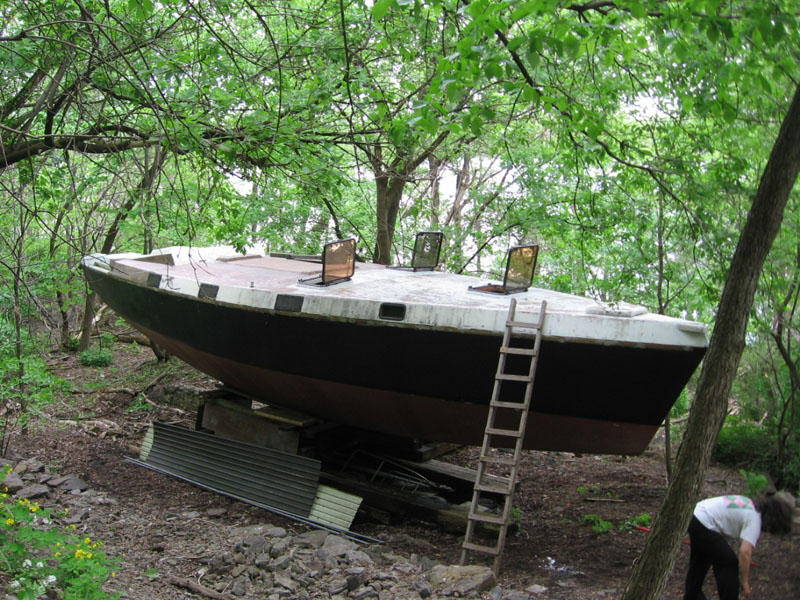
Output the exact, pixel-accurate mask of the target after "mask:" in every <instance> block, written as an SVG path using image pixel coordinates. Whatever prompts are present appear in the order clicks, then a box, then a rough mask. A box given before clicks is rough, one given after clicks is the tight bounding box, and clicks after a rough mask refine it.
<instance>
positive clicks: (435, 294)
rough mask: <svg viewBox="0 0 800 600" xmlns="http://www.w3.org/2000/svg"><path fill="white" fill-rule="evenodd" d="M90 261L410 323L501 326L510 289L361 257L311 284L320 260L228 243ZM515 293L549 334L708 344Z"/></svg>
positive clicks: (316, 309) (575, 301) (305, 307)
mask: <svg viewBox="0 0 800 600" xmlns="http://www.w3.org/2000/svg"><path fill="white" fill-rule="evenodd" d="M93 261H94V262H93ZM85 264H86V265H87V266H88V267H90V268H100V269H102V270H105V271H109V270H110V272H111V274H112V275H115V276H117V277H121V278H123V279H128V280H129V281H132V282H135V281H138V282H139V284H140V285H150V286H152V285H156V286H157V287H160V288H161V289H163V290H164V291H167V292H171V293H176V294H180V295H183V296H189V297H193V298H201V299H205V300H208V301H214V302H217V303H222V304H228V305H238V306H245V307H249V308H252V309H256V310H260V309H264V310H286V309H284V308H282V307H286V306H288V307H290V308H288V310H290V311H291V312H302V313H303V314H304V315H308V316H313V315H317V316H320V317H323V318H333V319H346V320H353V321H360V322H373V323H375V324H378V323H381V324H383V325H390V326H391V325H392V322H394V323H396V324H397V325H398V326H404V327H409V326H411V327H425V328H428V327H433V328H436V329H444V330H457V331H462V330H470V331H475V332H487V333H492V334H499V333H500V332H502V331H503V329H504V328H505V319H506V314H507V312H508V306H509V302H510V298H511V296H509V295H504V294H493V293H486V292H481V291H476V290H475V289H473V288H474V287H475V286H477V285H481V284H485V283H489V282H487V281H486V280H483V281H481V280H480V279H477V278H475V277H471V276H466V275H456V274H452V273H443V272H438V271H416V272H414V271H411V270H404V269H394V268H390V267H385V266H383V265H375V264H372V263H357V264H356V266H355V273H354V275H353V277H352V279H350V280H348V281H344V282H342V283H337V284H334V285H328V286H320V285H313V284H308V283H303V282H302V281H301V280H303V279H308V278H311V277H313V276H314V275H318V274H319V273H320V272H321V269H322V265H321V264H319V263H313V262H307V261H304V260H294V259H290V258H284V257H275V256H264V255H260V254H259V255H255V254H254V255H247V256H244V255H241V254H239V255H237V254H236V253H235V251H234V250H233V249H232V248H199V249H198V248H192V249H188V248H181V247H177V248H165V249H163V250H160V251H157V252H156V253H154V254H153V255H150V256H146V257H143V256H141V255H134V254H128V255H125V254H119V255H111V256H102V257H100V256H98V257H96V258H93V259H90V260H89V261H88V262H87V263H85ZM152 274H155V275H158V276H160V277H159V278H157V282H156V283H151V282H147V279H148V276H151V275H152ZM151 278H152V277H151ZM204 287H205V288H206V289H205V290H203V289H201V288H204ZM513 297H514V298H515V299H516V300H517V303H518V305H517V306H518V308H517V314H518V320H520V321H528V322H535V321H537V320H538V313H539V310H540V308H541V305H542V302H546V303H547V314H548V316H547V320H546V322H545V328H544V336H545V338H548V339H551V340H556V339H563V340H567V339H570V340H583V341H588V342H590V343H592V341H593V340H594V342H595V343H603V344H608V343H622V344H637V345H638V344H646V345H656V346H665V347H666V346H681V347H685V348H688V347H695V348H696V347H705V346H706V345H707V337H706V327H705V325H704V324H701V323H694V322H691V321H686V320H683V319H675V318H672V317H667V316H664V315H658V314H652V313H648V312H647V310H646V309H645V308H644V307H642V306H637V305H633V304H628V303H625V302H620V303H615V304H613V305H607V304H601V303H600V302H597V301H595V300H593V299H591V298H585V297H581V296H575V295H571V294H565V293H561V292H557V291H552V290H546V289H542V288H536V287H531V288H529V289H528V290H527V291H525V292H519V293H515V294H513ZM292 307H297V308H292Z"/></svg>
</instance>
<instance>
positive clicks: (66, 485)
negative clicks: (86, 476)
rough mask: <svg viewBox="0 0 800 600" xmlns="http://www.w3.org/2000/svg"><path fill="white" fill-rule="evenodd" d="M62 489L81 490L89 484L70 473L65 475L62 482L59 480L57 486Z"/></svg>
mask: <svg viewBox="0 0 800 600" xmlns="http://www.w3.org/2000/svg"><path fill="white" fill-rule="evenodd" d="M58 487H59V488H60V489H62V490H67V491H70V492H74V491H79V492H82V491H84V490H88V489H89V484H88V483H86V482H85V481H84V480H83V479H81V478H80V477H76V476H75V475H70V476H69V477H66V478H65V479H64V481H63V482H61V483H60V484H59V486H58Z"/></svg>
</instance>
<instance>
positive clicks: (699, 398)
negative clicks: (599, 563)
mask: <svg viewBox="0 0 800 600" xmlns="http://www.w3.org/2000/svg"><path fill="white" fill-rule="evenodd" d="M798 171H800V87H798V88H797V89H796V90H795V93H794V97H793V98H792V103H791V105H790V106H789V111H788V113H787V115H786V118H785V119H784V121H783V123H782V125H781V129H780V132H779V133H778V138H777V140H776V141H775V144H774V145H773V147H772V152H771V153H770V157H769V160H768V161H767V166H766V167H765V169H764V173H763V174H762V175H761V181H760V183H759V186H758V191H757V192H756V195H755V198H754V199H753V205H752V207H751V209H750V212H749V214H748V215H747V221H746V223H745V226H744V229H743V230H742V233H741V236H740V237H739V242H738V244H737V245H736V251H735V252H734V255H733V259H732V261H731V266H730V270H729V271H728V277H727V279H726V281H725V288H724V289H723V291H722V297H721V299H720V303H719V308H718V311H717V322H716V326H715V327H714V333H713V335H712V336H711V343H710V345H709V348H708V352H707V353H706V357H705V360H704V362H703V368H702V371H701V373H700V379H699V381H698V385H697V393H696V395H695V400H694V403H693V404H692V409H691V413H690V415H689V423H688V425H687V429H686V434H685V435H684V439H683V443H682V444H681V448H680V450H679V452H678V457H677V460H676V464H675V467H676V468H675V472H674V474H673V478H672V480H671V481H670V483H669V487H668V488H667V495H666V497H665V498H664V502H663V504H662V505H661V510H660V511H659V514H658V516H657V518H656V521H655V523H654V526H653V530H652V532H651V533H650V535H649V536H648V538H647V541H646V543H645V547H644V551H643V552H642V555H641V556H640V557H639V559H638V560H637V561H636V563H635V564H634V567H633V572H632V573H631V577H630V579H629V580H628V584H627V586H626V588H625V591H624V593H623V595H622V600H656V599H657V598H659V597H660V595H661V593H662V592H663V590H664V587H665V586H666V583H667V577H668V575H669V573H670V571H671V570H672V567H673V565H674V564H675V558H676V557H677V554H678V548H679V546H680V541H681V538H682V537H683V534H684V532H685V531H686V527H687V526H688V524H689V520H690V518H691V515H692V510H693V508H694V504H695V502H696V501H697V499H698V497H699V495H700V492H701V490H702V487H703V483H704V481H705V476H706V471H707V469H708V464H709V461H710V458H711V450H712V449H713V447H714V442H715V441H716V437H717V433H718V432H719V429H720V427H721V426H722V422H723V420H724V418H725V412H726V410H727V405H728V395H729V393H730V390H731V385H732V383H733V378H734V376H735V375H736V369H737V367H738V364H739V359H740V358H741V355H742V350H743V349H744V343H745V340H744V338H745V332H746V329H747V321H748V316H749V313H750V309H751V307H752V305H753V297H754V295H755V292H756V287H757V285H758V279H759V276H760V274H761V270H762V268H763V265H764V261H765V260H766V258H767V254H768V253H769V250H770V248H771V246H772V242H773V241H774V239H775V236H776V235H777V234H778V230H779V229H780V225H781V221H782V220H783V211H784V208H785V206H786V202H787V201H788V199H789V193H790V192H791V190H792V187H793V186H794V183H795V181H796V179H797V174H798Z"/></svg>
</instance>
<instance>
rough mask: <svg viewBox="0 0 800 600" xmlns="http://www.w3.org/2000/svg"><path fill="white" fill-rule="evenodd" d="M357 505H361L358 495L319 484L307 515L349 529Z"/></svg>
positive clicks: (356, 510) (321, 521)
mask: <svg viewBox="0 0 800 600" xmlns="http://www.w3.org/2000/svg"><path fill="white" fill-rule="evenodd" d="M359 506H361V497H360V496H356V495H354V494H348V493H347V492H343V491H341V490H337V489H336V488H332V487H330V486H327V485H320V486H319V488H318V489H317V497H316V498H315V499H314V505H313V506H312V507H311V514H310V515H309V517H310V518H311V519H314V520H315V521H319V522H320V523H325V524H327V525H333V526H334V527H339V528H341V529H350V525H352V524H353V519H355V517H356V513H357V512H358V507H359Z"/></svg>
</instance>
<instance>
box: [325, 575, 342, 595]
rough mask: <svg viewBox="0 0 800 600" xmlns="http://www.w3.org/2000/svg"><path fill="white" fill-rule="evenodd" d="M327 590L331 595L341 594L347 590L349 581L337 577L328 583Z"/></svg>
mask: <svg viewBox="0 0 800 600" xmlns="http://www.w3.org/2000/svg"><path fill="white" fill-rule="evenodd" d="M326 589H327V590H328V593H329V594H331V595H335V594H341V593H342V592H344V591H345V590H346V589H347V579H345V578H344V577H337V578H336V579H333V580H331V581H329V582H328V584H327V586H326Z"/></svg>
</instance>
